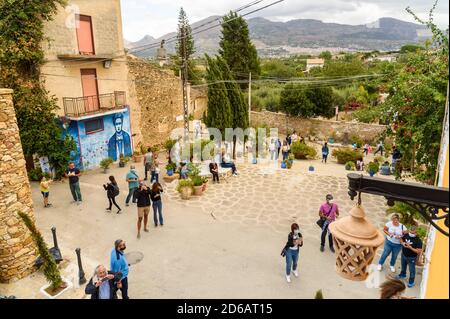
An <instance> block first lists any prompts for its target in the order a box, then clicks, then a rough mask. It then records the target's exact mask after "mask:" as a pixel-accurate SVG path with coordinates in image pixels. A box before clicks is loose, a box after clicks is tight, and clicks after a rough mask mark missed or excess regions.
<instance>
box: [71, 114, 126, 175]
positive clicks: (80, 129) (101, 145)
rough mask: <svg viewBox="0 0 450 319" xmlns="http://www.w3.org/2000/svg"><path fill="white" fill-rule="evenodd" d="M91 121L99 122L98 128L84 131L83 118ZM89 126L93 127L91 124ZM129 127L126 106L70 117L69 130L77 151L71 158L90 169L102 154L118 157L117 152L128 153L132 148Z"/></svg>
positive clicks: (78, 164) (96, 165) (104, 156)
mask: <svg viewBox="0 0 450 319" xmlns="http://www.w3.org/2000/svg"><path fill="white" fill-rule="evenodd" d="M92 121H97V123H96V124H101V125H98V130H95V131H93V132H89V131H88V132H86V122H91V123H92ZM89 126H91V128H92V124H90V125H89ZM130 127H131V125H130V114H129V111H128V110H126V111H125V112H122V113H115V114H108V115H105V116H100V117H97V118H90V119H87V120H83V121H72V122H71V123H70V127H69V129H68V131H69V134H70V135H72V137H73V138H74V140H75V141H76V143H77V152H76V154H73V156H72V160H73V161H74V162H75V164H76V165H77V166H78V167H80V168H82V169H93V168H97V167H99V165H100V161H101V160H102V159H104V158H107V157H111V158H112V159H113V160H114V161H117V160H118V159H119V156H120V154H124V156H131V155H132V153H133V151H132V149H133V148H132V140H131V134H130V132H131V129H130Z"/></svg>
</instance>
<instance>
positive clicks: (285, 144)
mask: <svg viewBox="0 0 450 319" xmlns="http://www.w3.org/2000/svg"><path fill="white" fill-rule="evenodd" d="M290 150H291V148H290V147H289V143H288V142H286V141H283V147H282V148H281V153H282V154H283V161H285V160H287V159H288V157H289V151H290Z"/></svg>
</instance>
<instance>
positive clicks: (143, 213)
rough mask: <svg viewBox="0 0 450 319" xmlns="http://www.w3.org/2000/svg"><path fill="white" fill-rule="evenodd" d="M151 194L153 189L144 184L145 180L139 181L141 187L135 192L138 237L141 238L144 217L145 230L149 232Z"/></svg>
mask: <svg viewBox="0 0 450 319" xmlns="http://www.w3.org/2000/svg"><path fill="white" fill-rule="evenodd" d="M150 194H151V189H150V188H148V187H147V185H145V184H144V182H140V183H139V188H138V189H137V190H136V192H135V196H136V200H137V208H138V222H137V230H138V231H137V238H138V239H139V238H141V226H142V219H143V220H144V231H145V232H148V228H147V224H148V214H149V213H150V206H151V201H150Z"/></svg>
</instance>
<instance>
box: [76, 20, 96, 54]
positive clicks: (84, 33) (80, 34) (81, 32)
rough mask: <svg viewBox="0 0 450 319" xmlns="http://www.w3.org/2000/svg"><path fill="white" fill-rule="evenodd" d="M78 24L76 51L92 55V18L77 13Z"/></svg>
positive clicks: (93, 51) (93, 52)
mask: <svg viewBox="0 0 450 319" xmlns="http://www.w3.org/2000/svg"><path fill="white" fill-rule="evenodd" d="M77 20H78V22H79V26H78V28H77V39H78V51H79V52H80V54H81V55H94V54H95V50H94V34H93V32H92V19H91V17H90V16H85V15H77Z"/></svg>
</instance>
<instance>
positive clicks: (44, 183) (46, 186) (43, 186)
mask: <svg viewBox="0 0 450 319" xmlns="http://www.w3.org/2000/svg"><path fill="white" fill-rule="evenodd" d="M51 182H52V181H51V180H47V178H45V176H43V177H42V179H41V183H40V184H39V187H40V190H41V194H42V196H43V197H44V207H45V208H48V207H50V206H52V204H49V202H48V197H49V195H50V183H51Z"/></svg>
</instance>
